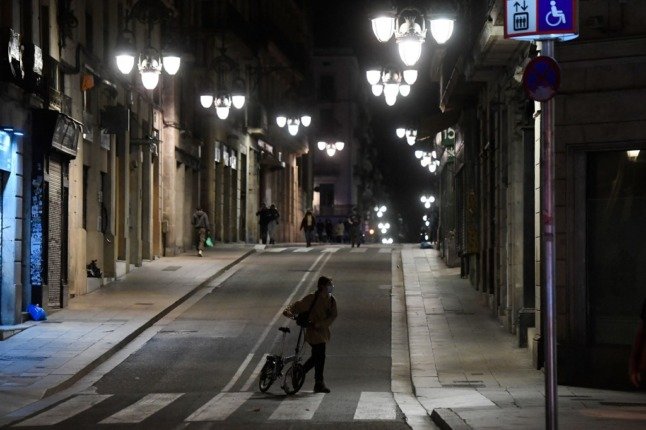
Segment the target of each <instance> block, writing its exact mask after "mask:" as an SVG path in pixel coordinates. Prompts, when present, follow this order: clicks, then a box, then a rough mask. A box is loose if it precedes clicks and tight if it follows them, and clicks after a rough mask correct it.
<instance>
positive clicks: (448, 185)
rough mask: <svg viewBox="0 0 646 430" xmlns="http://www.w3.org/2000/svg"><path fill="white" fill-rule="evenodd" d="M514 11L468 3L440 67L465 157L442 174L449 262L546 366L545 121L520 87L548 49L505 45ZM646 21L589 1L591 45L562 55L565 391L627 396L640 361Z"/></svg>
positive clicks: (560, 264)
mask: <svg viewBox="0 0 646 430" xmlns="http://www.w3.org/2000/svg"><path fill="white" fill-rule="evenodd" d="M504 3H505V2H501V1H488V2H484V1H483V2H478V4H476V5H474V4H473V3H472V2H469V5H468V6H469V7H467V2H461V6H462V7H461V8H460V15H459V17H458V22H457V24H456V29H455V34H454V40H453V41H452V42H450V43H449V44H448V46H447V47H446V49H445V50H440V51H439V52H438V54H439V55H438V56H436V57H435V59H434V66H433V68H432V73H433V74H434V76H435V78H436V80H437V81H438V82H439V85H440V94H441V96H440V100H439V104H440V106H441V107H442V109H443V110H444V114H445V115H446V114H450V113H452V114H453V115H455V116H456V118H457V119H455V120H454V121H452V122H451V124H450V126H452V127H454V129H455V131H456V144H455V148H454V150H453V149H452V150H447V151H445V158H444V160H443V166H442V169H443V175H444V180H443V186H444V187H445V188H444V191H445V193H443V194H442V196H443V197H444V198H446V199H450V203H449V204H450V205H452V206H453V208H454V211H453V214H454V215H453V216H444V219H442V221H441V224H442V225H443V226H444V230H443V232H444V237H443V239H444V240H445V244H449V242H450V239H453V242H451V244H450V247H453V249H450V250H449V253H450V254H451V255H458V253H459V254H460V255H462V258H461V259H456V260H454V261H452V262H451V263H452V264H459V263H462V264H463V271H464V272H465V275H467V276H469V278H470V279H471V282H472V284H473V285H474V287H475V288H477V289H478V290H479V291H481V292H482V296H483V301H484V302H486V303H487V304H488V306H489V307H490V308H491V311H492V314H493V315H494V316H495V317H496V318H498V319H499V320H500V321H501V323H502V324H504V326H505V327H506V328H507V329H508V330H510V331H511V332H513V333H517V334H518V339H519V345H521V346H524V345H528V346H529V351H530V353H532V354H533V356H534V361H535V363H536V365H537V366H541V365H542V337H541V334H542V328H541V327H542V324H543V322H544V321H543V319H542V315H543V314H542V305H541V301H542V296H543V291H542V288H541V286H542V265H541V251H540V239H541V233H542V231H541V211H540V171H539V153H540V152H539V149H540V145H541V135H540V126H539V124H540V115H541V110H540V104H534V103H533V102H531V101H529V99H528V98H527V96H526V95H525V94H524V92H523V89H522V84H521V81H522V73H523V70H524V67H525V65H526V64H527V62H528V61H529V60H530V59H531V58H533V57H534V56H536V55H538V54H539V53H540V49H541V46H540V43H539V44H537V45H535V44H529V43H526V42H517V41H513V40H506V39H503V21H504V20H503V10H502V9H503V7H504ZM645 15H646V5H644V4H642V3H641V2H615V1H606V0H591V1H586V2H580V6H579V24H580V36H579V38H577V39H575V40H573V41H570V42H564V43H558V42H557V43H556V54H555V58H556V60H557V61H558V63H559V65H560V68H561V87H560V90H559V92H558V94H557V96H556V123H555V142H556V183H555V190H556V220H555V222H556V229H557V237H556V253H557V254H556V288H557V314H558V318H557V321H556V322H557V330H558V348H559V355H558V359H559V366H560V367H559V378H560V382H562V383H569V384H582V385H596V386H606V387H611V386H612V387H624V386H627V384H628V381H627V377H626V372H627V370H626V366H627V359H628V351H629V349H630V344H631V341H632V337H633V336H634V333H635V330H636V325H637V322H638V313H639V309H640V306H641V303H642V302H643V300H644V298H645V296H644V288H643V279H644V277H645V275H644V273H643V272H644V265H643V264H641V263H642V262H643V260H644V252H645V250H646V247H645V246H644V245H643V242H644V237H643V236H644V232H646V227H645V224H644V220H645V219H646V218H645V217H644V214H645V212H644V211H645V210H646V205H645V202H646V200H645V199H644V189H646V188H645V186H646V163H645V162H644V160H645V159H644V158H643V156H644V155H643V152H644V151H643V150H644V149H645V148H646V132H645V130H646V127H644V126H645V122H646V108H644V103H643V100H644V94H645V91H646V82H645V81H644V78H643V76H644V73H643V70H644V68H645V67H646V62H645V61H644V58H646V57H644V49H646V48H645V47H646V32H645V29H644V26H643V25H641V23H642V22H643V19H644V16H645ZM436 131H438V130H437V129H432V127H428V130H427V132H429V133H435V132H436ZM640 150H641V152H639V151H640ZM444 215H446V214H444ZM449 234H451V235H453V236H454V237H453V238H451V237H449ZM447 246H448V245H447ZM590 375H595V377H594V379H592V378H591V377H590Z"/></svg>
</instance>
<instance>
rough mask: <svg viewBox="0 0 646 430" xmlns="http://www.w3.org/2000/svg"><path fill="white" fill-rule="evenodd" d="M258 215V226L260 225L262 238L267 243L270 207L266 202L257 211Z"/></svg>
mask: <svg viewBox="0 0 646 430" xmlns="http://www.w3.org/2000/svg"><path fill="white" fill-rule="evenodd" d="M256 216H257V217H258V226H259V227H260V240H261V241H262V243H264V244H266V243H267V233H268V228H269V209H268V208H267V205H265V204H264V203H261V204H260V210H259V211H258V212H256Z"/></svg>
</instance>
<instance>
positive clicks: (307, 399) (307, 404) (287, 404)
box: [269, 393, 324, 420]
mask: <svg viewBox="0 0 646 430" xmlns="http://www.w3.org/2000/svg"><path fill="white" fill-rule="evenodd" d="M323 396H324V394H323V393H301V394H300V395H297V396H294V397H287V398H286V399H285V400H283V401H282V402H280V405H279V406H278V408H276V410H275V411H274V413H273V414H271V416H270V417H269V419H270V420H311V419H312V417H313V416H314V413H315V412H316V410H317V409H318V407H319V406H320V405H321V401H322V400H323Z"/></svg>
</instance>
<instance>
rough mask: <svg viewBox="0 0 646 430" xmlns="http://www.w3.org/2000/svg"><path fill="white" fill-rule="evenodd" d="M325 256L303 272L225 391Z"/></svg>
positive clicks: (321, 256) (229, 387) (247, 363)
mask: <svg viewBox="0 0 646 430" xmlns="http://www.w3.org/2000/svg"><path fill="white" fill-rule="evenodd" d="M323 257H324V254H321V255H319V256H318V257H317V258H316V260H314V263H312V265H311V266H310V267H309V269H307V272H305V274H303V277H302V278H301V280H300V281H299V282H298V284H296V287H294V291H292V294H290V295H289V297H287V300H285V302H284V303H283V305H282V306H281V307H280V309H278V312H276V315H274V318H272V320H271V321H270V322H269V324H267V327H265V331H263V332H262V335H260V337H259V338H258V340H257V341H256V344H255V345H254V346H253V348H251V352H249V355H248V356H247V359H246V360H245V361H244V362H243V363H242V364H241V365H240V367H239V368H238V371H237V372H236V373H235V375H233V378H231V381H229V383H228V384H227V385H226V386H225V388H226V389H225V388H223V389H222V391H223V392H224V391H228V390H229V389H231V387H232V386H233V385H234V384H235V383H236V382H237V381H238V378H240V375H242V373H243V372H244V371H245V369H246V368H247V366H248V365H249V360H250V358H249V356H253V355H254V354H255V353H256V351H258V348H260V345H262V343H263V342H264V341H265V338H266V337H267V335H268V334H269V330H271V329H272V327H273V326H274V324H276V321H278V318H280V317H281V316H282V315H283V311H284V310H285V308H286V307H287V305H289V304H291V303H292V302H293V301H294V297H295V296H296V293H298V291H299V290H300V288H301V285H303V284H304V283H305V280H306V279H307V278H308V277H309V275H310V274H311V273H312V272H311V271H312V269H314V268H315V267H316V265H317V264H318V262H319V261H320V260H321V259H322V258H323ZM330 257H331V254H328V256H327V257H326V258H327V259H326V260H325V261H324V262H323V263H322V264H321V267H323V266H324V265H325V263H326V262H327V260H329V258H330ZM317 272H318V271H317ZM315 279H316V278H315ZM262 360H264V356H263V357H261V361H262Z"/></svg>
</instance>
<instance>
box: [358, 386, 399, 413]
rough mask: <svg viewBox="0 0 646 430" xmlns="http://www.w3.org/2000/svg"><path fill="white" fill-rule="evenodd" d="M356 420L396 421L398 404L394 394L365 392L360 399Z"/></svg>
mask: <svg viewBox="0 0 646 430" xmlns="http://www.w3.org/2000/svg"><path fill="white" fill-rule="evenodd" d="M354 419H355V420H395V419H397V404H396V403H395V399H394V398H393V395H392V393H379V392H371V391H364V392H363V393H361V397H360V398H359V404H358V405H357V410H356V411H355V412H354Z"/></svg>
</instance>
